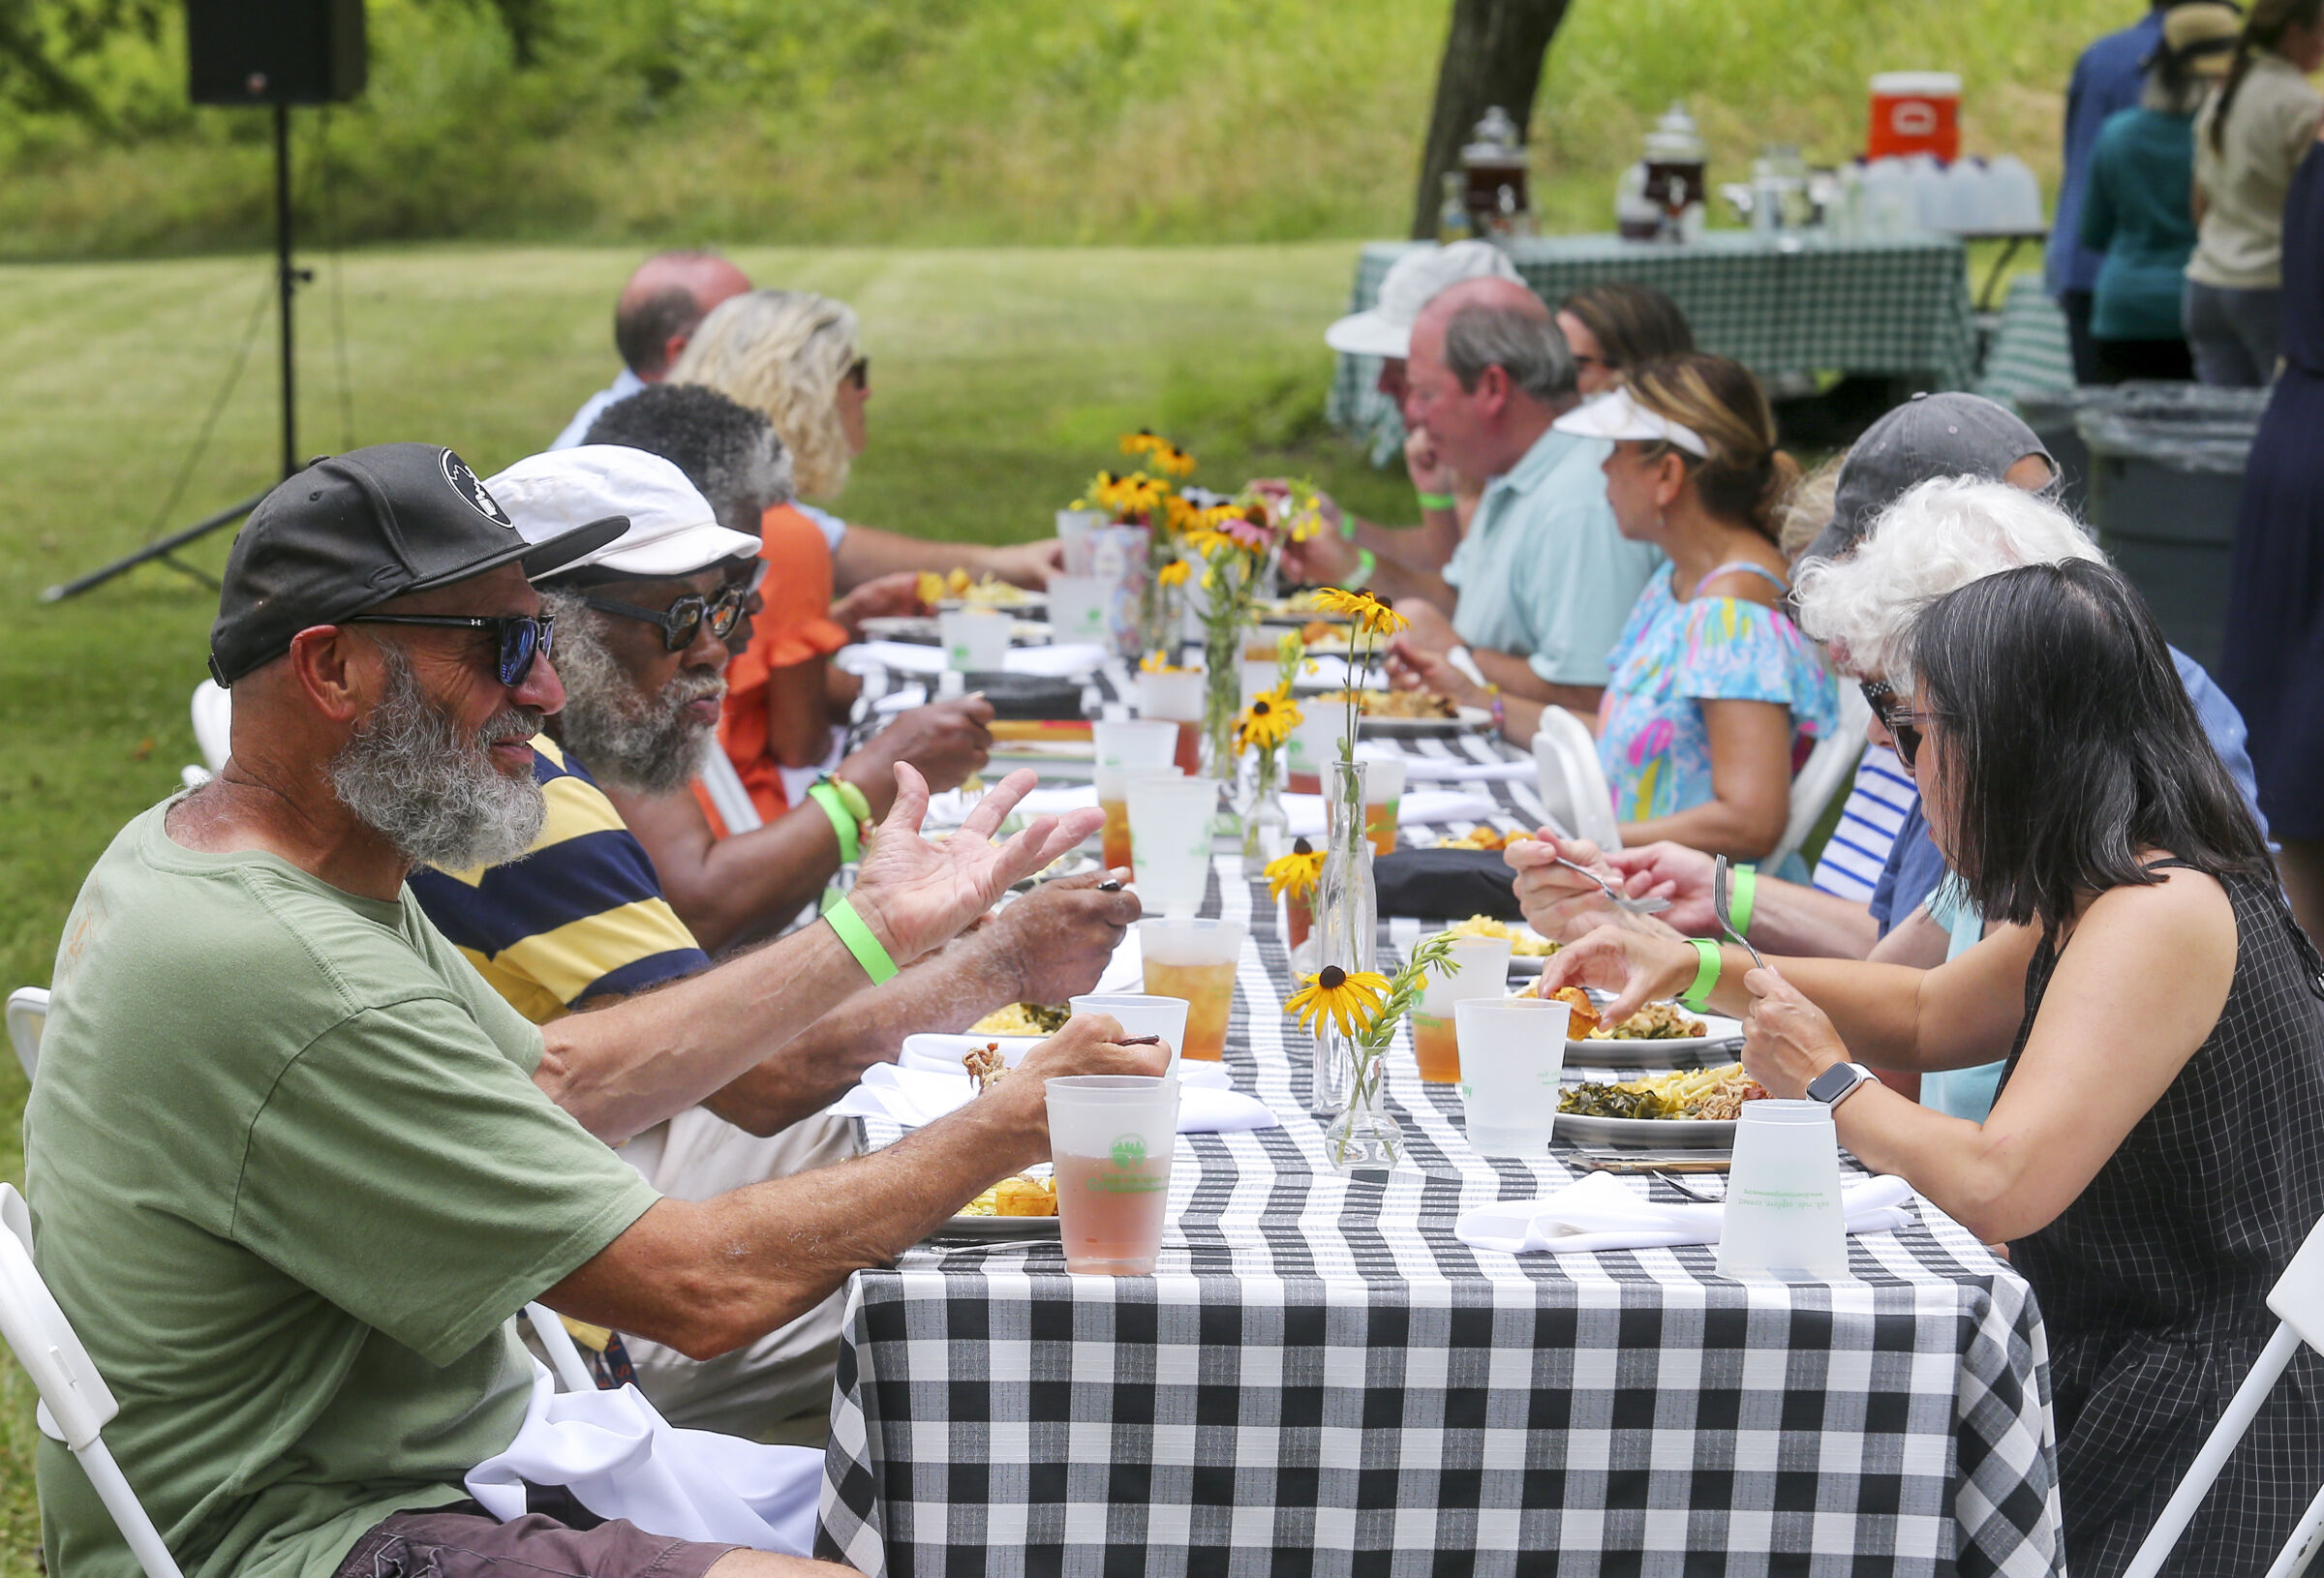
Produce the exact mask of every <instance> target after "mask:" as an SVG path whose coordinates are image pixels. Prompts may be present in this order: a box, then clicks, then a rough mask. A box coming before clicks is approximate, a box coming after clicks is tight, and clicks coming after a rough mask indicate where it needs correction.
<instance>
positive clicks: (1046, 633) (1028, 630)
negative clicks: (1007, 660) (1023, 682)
mask: <svg viewBox="0 0 2324 1578" xmlns="http://www.w3.org/2000/svg"><path fill="white" fill-rule="evenodd" d="M863 631H864V634H865V636H866V637H868V638H869V639H871V640H872V641H901V642H903V643H905V644H906V645H908V646H914V647H933V646H935V645H936V644H937V643H939V642H940V641H942V640H943V637H942V636H941V635H940V634H939V633H938V631H937V626H936V621H935V616H933V615H932V614H875V615H873V616H872V617H871V618H870V619H868V620H865V621H864V622H863ZM1050 634H1051V632H1050V628H1049V626H1048V625H1047V624H1044V623H1042V622H1040V621H1038V620H1012V621H1011V622H1009V644H1010V645H1011V646H1014V647H1046V646H1048V645H1049V643H1050Z"/></svg>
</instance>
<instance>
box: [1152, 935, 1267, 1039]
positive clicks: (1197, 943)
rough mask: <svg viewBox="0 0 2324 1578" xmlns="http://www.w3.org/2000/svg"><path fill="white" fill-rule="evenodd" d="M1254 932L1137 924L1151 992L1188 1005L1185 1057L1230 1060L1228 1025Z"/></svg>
mask: <svg viewBox="0 0 2324 1578" xmlns="http://www.w3.org/2000/svg"><path fill="white" fill-rule="evenodd" d="M1249 934H1250V927H1248V926H1245V925H1244V924H1243V923H1242V922H1240V921H1204V920H1196V919H1195V918H1193V917H1191V916H1179V915H1170V916H1151V917H1148V918H1147V919H1146V920H1143V921H1140V922H1139V923H1138V952H1139V955H1140V956H1141V957H1142V958H1143V960H1144V961H1145V965H1146V991H1147V995H1148V996H1151V997H1177V998H1180V999H1182V1000H1183V1001H1184V1002H1185V1003H1186V1005H1187V1008H1186V1028H1185V1032H1184V1035H1185V1039H1184V1041H1183V1042H1182V1043H1181V1044H1180V1045H1179V1047H1178V1055H1179V1056H1180V1057H1191V1058H1197V1059H1199V1060H1201V1061H1204V1062H1208V1063H1216V1062H1218V1061H1220V1060H1221V1059H1222V1058H1224V1057H1225V1056H1226V1049H1227V1025H1228V1022H1229V1021H1230V1020H1231V1019H1232V1018H1233V1017H1234V1015H1235V977H1236V972H1237V970H1238V968H1239V967H1240V965H1241V962H1242V945H1243V941H1244V939H1245V938H1247V937H1248V936H1249Z"/></svg>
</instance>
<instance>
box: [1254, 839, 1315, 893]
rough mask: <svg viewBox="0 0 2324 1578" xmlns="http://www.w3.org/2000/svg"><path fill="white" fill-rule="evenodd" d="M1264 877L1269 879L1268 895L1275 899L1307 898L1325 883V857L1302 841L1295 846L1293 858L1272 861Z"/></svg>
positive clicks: (1291, 855) (1279, 856) (1291, 856)
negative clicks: (1284, 897) (1288, 896)
mask: <svg viewBox="0 0 2324 1578" xmlns="http://www.w3.org/2000/svg"><path fill="white" fill-rule="evenodd" d="M1262 875H1264V876H1265V877H1266V878H1267V891H1268V893H1269V895H1272V896H1274V897H1276V898H1281V897H1283V896H1284V895H1287V894H1288V895H1290V896H1292V897H1294V898H1304V897H1306V896H1307V895H1309V894H1311V893H1313V892H1315V885H1316V884H1317V883H1319V882H1321V881H1323V879H1324V857H1323V855H1322V853H1321V852H1320V851H1318V850H1316V849H1314V848H1312V847H1311V846H1310V845H1309V844H1308V842H1307V840H1306V839H1304V838H1301V839H1300V841H1299V842H1298V843H1296V844H1293V845H1292V846H1291V853H1290V854H1288V855H1278V856H1277V857H1275V858H1274V859H1273V860H1271V861H1269V862H1268V863H1267V869H1266V871H1265V872H1263V873H1262Z"/></svg>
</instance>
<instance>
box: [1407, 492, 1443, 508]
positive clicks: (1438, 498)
mask: <svg viewBox="0 0 2324 1578" xmlns="http://www.w3.org/2000/svg"><path fill="white" fill-rule="evenodd" d="M1413 497H1414V498H1416V499H1418V500H1419V501H1421V507H1422V509H1451V508H1452V495H1451V494H1449V493H1420V494H1415V495H1413Z"/></svg>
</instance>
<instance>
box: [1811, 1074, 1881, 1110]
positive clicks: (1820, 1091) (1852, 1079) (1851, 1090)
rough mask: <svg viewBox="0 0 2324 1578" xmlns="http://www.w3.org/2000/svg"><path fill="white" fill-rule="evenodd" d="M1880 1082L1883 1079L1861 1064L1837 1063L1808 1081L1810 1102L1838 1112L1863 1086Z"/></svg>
mask: <svg viewBox="0 0 2324 1578" xmlns="http://www.w3.org/2000/svg"><path fill="white" fill-rule="evenodd" d="M1880 1082H1881V1077H1880V1076H1879V1075H1877V1074H1875V1073H1873V1072H1872V1071H1871V1070H1870V1069H1868V1068H1866V1067H1865V1066H1864V1065H1863V1064H1861V1063H1835V1064H1833V1065H1832V1066H1831V1067H1830V1068H1828V1069H1826V1070H1824V1071H1823V1072H1822V1073H1821V1074H1819V1075H1818V1076H1817V1077H1815V1078H1813V1079H1811V1080H1809V1081H1808V1100H1810V1101H1812V1102H1821V1103H1823V1105H1824V1106H1826V1107H1828V1108H1833V1109H1834V1110H1835V1111H1837V1110H1838V1109H1839V1107H1840V1104H1841V1103H1842V1102H1844V1101H1847V1100H1848V1099H1849V1098H1850V1096H1853V1095H1854V1094H1855V1093H1856V1091H1857V1090H1858V1089H1859V1088H1860V1087H1861V1086H1863V1085H1866V1084H1875V1085H1877V1084H1879V1083H1880Z"/></svg>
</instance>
